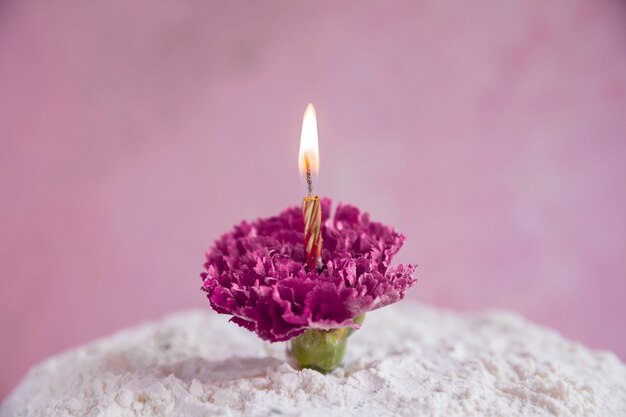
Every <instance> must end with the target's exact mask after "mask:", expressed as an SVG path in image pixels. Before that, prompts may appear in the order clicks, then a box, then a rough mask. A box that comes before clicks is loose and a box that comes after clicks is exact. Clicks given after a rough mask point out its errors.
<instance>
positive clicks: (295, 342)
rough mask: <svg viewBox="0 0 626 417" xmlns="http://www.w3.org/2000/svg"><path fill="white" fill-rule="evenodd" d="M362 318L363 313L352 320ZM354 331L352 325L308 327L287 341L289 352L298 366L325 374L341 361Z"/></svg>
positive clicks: (358, 321)
mask: <svg viewBox="0 0 626 417" xmlns="http://www.w3.org/2000/svg"><path fill="white" fill-rule="evenodd" d="M363 320H365V314H363V315H360V316H359V317H357V318H355V319H354V322H355V323H357V324H361V323H363ZM354 331H355V330H354V329H353V328H352V327H342V328H340V329H332V330H315V329H309V330H307V331H306V332H304V333H302V334H301V335H300V336H298V337H295V338H293V339H291V340H290V341H289V354H290V355H291V357H292V358H293V359H294V360H295V361H296V363H297V364H298V366H299V367H300V368H310V369H314V370H316V371H318V372H321V373H323V374H327V373H329V372H332V371H333V370H334V369H335V368H337V367H339V366H341V364H342V363H343V357H344V355H345V353H346V344H347V342H348V337H349V336H350V335H351V334H352V333H354Z"/></svg>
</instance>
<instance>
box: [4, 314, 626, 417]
mask: <svg viewBox="0 0 626 417" xmlns="http://www.w3.org/2000/svg"><path fill="white" fill-rule="evenodd" d="M349 343H350V348H349V349H348V352H347V356H346V365H345V367H344V368H342V369H338V370H336V371H335V372H333V373H332V374H330V375H321V374H319V373H317V372H315V371H311V370H303V371H297V370H295V369H293V368H292V367H291V366H290V365H289V364H288V363H286V362H285V355H284V352H285V346H284V344H282V343H279V344H269V343H267V342H262V341H259V340H258V339H257V338H256V337H255V336H254V335H252V334H250V333H248V332H242V331H239V329H237V328H235V327H233V326H231V325H229V324H227V323H226V321H225V320H224V319H223V318H222V317H220V316H218V315H216V314H212V313H209V312H205V311H197V312H189V313H181V314H178V315H175V316H172V317H170V318H167V319H165V320H162V321H160V322H156V323H149V324H145V325H143V326H141V327H138V328H135V329H132V330H127V331H124V332H121V333H118V334H116V335H115V336H112V337H110V338H107V339H103V340H100V341H98V342H95V343H92V344H89V345H87V346H84V347H81V348H79V349H76V350H73V351H70V352H67V353H65V354H63V355H61V356H57V357H53V358H50V359H48V360H46V361H45V362H43V363H42V364H40V365H39V366H37V367H35V368H33V369H32V370H31V371H30V373H29V374H28V376H27V377H26V378H25V379H24V380H23V381H22V383H21V384H20V386H19V387H18V388H17V389H16V390H15V391H14V392H13V393H12V394H11V396H10V397H9V398H8V399H7V400H6V402H5V403H4V404H3V407H2V409H1V410H0V417H52V416H55V417H56V416H62V417H78V416H80V417H84V416H98V417H121V416H135V417H156V416H186V417H200V416H231V417H238V416H247V417H261V416H273V415H275V416H279V415H282V416H307V417H335V416H341V417H350V416H358V417H370V416H372V417H373V416H376V417H379V416H394V417H395V416H400V417H404V416H406V417H422V416H428V417H478V416H481V417H482V416H484V417H487V416H516V417H531V416H532V417H551V416H585V417H621V416H625V415H626V366H625V365H624V364H623V363H621V362H620V361H619V360H618V359H617V358H616V357H615V355H613V354H611V353H608V352H599V351H591V350H589V349H587V348H585V347H584V346H582V345H580V344H579V343H576V342H571V341H568V340H565V339H563V338H562V337H561V336H559V335H558V334H556V333H555V332H553V331H551V330H549V329H545V328H542V327H539V326H536V325H533V324H531V323H529V322H527V321H525V320H524V319H522V318H520V317H518V316H515V315H512V314H510V313H505V312H486V313H479V314H474V315H467V316H462V315H458V314H454V313H450V312H446V311H442V310H438V309H433V308H430V307H425V306H413V305H410V304H409V303H403V304H401V305H394V306H390V307H389V308H385V309H381V310H379V311H376V312H373V313H371V314H368V317H367V319H366V321H365V323H364V325H363V328H362V329H361V330H360V331H358V332H356V333H355V334H354V336H352V337H351V338H350V341H349Z"/></svg>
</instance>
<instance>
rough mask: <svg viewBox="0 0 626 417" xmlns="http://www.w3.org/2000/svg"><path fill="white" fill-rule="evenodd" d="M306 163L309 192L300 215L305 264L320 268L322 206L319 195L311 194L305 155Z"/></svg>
mask: <svg viewBox="0 0 626 417" xmlns="http://www.w3.org/2000/svg"><path fill="white" fill-rule="evenodd" d="M305 161H306V165H307V187H308V189H309V194H308V195H307V196H306V197H304V200H303V202H302V217H303V218H304V250H305V252H306V253H305V254H306V264H307V265H308V266H309V268H317V269H322V257H321V255H322V230H321V227H322V207H321V205H320V197H319V196H318V195H312V192H313V186H312V183H311V171H310V168H309V159H308V157H306V155H305Z"/></svg>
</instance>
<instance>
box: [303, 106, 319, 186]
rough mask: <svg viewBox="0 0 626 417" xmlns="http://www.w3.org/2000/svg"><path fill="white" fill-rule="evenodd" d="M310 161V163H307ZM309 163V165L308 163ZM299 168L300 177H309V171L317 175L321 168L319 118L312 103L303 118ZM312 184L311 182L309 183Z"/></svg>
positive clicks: (307, 107)
mask: <svg viewBox="0 0 626 417" xmlns="http://www.w3.org/2000/svg"><path fill="white" fill-rule="evenodd" d="M307 160H308V161H307ZM307 162H308V163H307ZM298 168H299V169H300V175H302V176H308V177H310V172H309V173H308V175H307V169H308V168H310V171H312V172H313V173H315V174H317V173H319V168H320V156H319V144H318V140H317V117H316V116H315V107H313V104H312V103H309V105H308V106H306V110H305V111H304V117H303V118H302V133H301V134H300V152H299V154H298ZM309 182H310V181H309Z"/></svg>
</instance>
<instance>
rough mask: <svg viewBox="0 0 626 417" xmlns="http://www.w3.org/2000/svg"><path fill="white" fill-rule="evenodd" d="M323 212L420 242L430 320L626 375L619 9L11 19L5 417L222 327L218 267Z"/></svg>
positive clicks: (625, 161) (3, 119)
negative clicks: (518, 320)
mask: <svg viewBox="0 0 626 417" xmlns="http://www.w3.org/2000/svg"><path fill="white" fill-rule="evenodd" d="M308 101H312V102H313V103H315V105H316V107H317V111H318V120H319V132H320V146H321V175H322V176H321V182H320V187H319V191H320V192H321V193H322V194H324V195H327V196H330V197H333V198H334V199H336V200H341V201H346V202H352V203H355V204H357V205H359V206H361V207H362V208H364V209H366V210H368V211H369V212H370V213H371V215H372V216H373V217H374V218H376V219H379V220H382V221H385V222H388V223H391V224H393V225H395V226H396V227H397V228H398V229H399V230H400V231H402V232H404V233H405V234H406V235H407V236H408V240H407V243H406V246H405V247H404V249H403V250H402V252H401V255H400V256H399V259H398V261H399V262H406V261H413V262H417V263H418V264H419V265H420V267H419V269H418V274H419V277H420V282H419V283H418V285H417V286H416V288H415V289H413V290H412V292H411V293H410V298H411V299H414V300H420V301H422V302H428V303H433V304H436V305H440V306H444V307H450V308H454V309H458V310H475V309H480V308H488V307H501V308H506V309H511V310H514V311H517V312H520V313H522V314H523V315H524V316H526V317H528V318H530V319H532V320H535V321H537V322H539V323H542V324H545V325H548V326H552V327H554V328H556V329H557V330H558V331H559V332H561V333H563V334H564V335H566V336H567V337H570V338H574V339H578V340H581V341H582V342H584V343H585V344H588V345H590V346H592V347H595V348H603V349H610V350H612V351H614V352H616V353H617V354H618V355H620V356H621V357H622V358H626V334H625V332H624V317H625V316H626V303H625V300H624V294H625V290H626V286H625V284H624V279H625V278H626V263H625V255H626V217H625V215H624V213H626V194H625V191H626V190H625V185H626V8H625V4H624V3H623V2H619V1H591V0H589V1H578V0H577V1H570V0H561V1H553V2H527V1H522V0H519V1H507V2H500V1H477V2H465V3H463V2H462V3H457V2H448V1H443V2H441V1H407V2H386V3H384V5H382V4H379V2H371V3H370V2H363V1H359V2H340V3H337V2H333V3H331V2H313V1H299V2H287V1H284V2H277V1H261V2H240V1H234V2H195V1H188V2H154V1H137V2H126V1H121V0H116V1H107V2H69V1H68V2H39V3H36V2H33V3H30V2H19V3H18V2H3V3H2V4H0V170H1V175H0V197H1V202H2V203H1V205H0V230H1V233H0V236H1V237H0V260H1V266H2V278H1V281H0V313H1V318H0V324H1V329H0V330H1V335H0V339H1V343H0V357H1V358H2V360H1V361H0V364H1V365H0V366H1V369H0V378H1V379H0V398H2V397H4V396H6V394H7V393H8V392H9V390H10V389H11V388H12V387H14V386H15V384H16V383H17V381H18V380H19V378H20V377H21V376H22V375H23V374H24V373H25V372H26V370H27V369H28V368H29V367H30V366H31V365H32V364H33V363H35V362H36V361H39V360H41V359H43V358H45V357H47V356H48V355H51V354H54V353H57V352H60V351H62V350H64V349H67V348H70V347H73V346H76V345H78V344H81V343H84V342H86V341H89V340H91V339H93V338H95V337H99V336H103V335H106V334H108V333H111V332H113V331H115V330H116V329H119V328H121V327H124V326H128V325H132V324H135V323H138V322H140V321H142V320H145V319H149V318H156V317H158V316H160V315H161V314H164V313H166V312H171V311H174V310H178V309H186V308H194V307H200V308H209V306H208V303H207V302H205V299H204V295H203V294H202V293H201V292H200V290H199V287H200V278H199V276H198V274H199V272H200V270H201V264H202V262H203V252H204V250H205V249H206V248H207V247H208V246H209V245H210V244H211V242H212V241H213V239H215V238H216V237H218V236H219V235H220V234H221V233H222V232H224V231H226V230H227V229H228V228H229V227H230V226H231V225H232V224H234V223H236V222H239V221H240V220H241V219H251V218H254V217H257V216H265V215H270V214H273V213H276V212H278V211H279V210H282V209H283V208H284V207H285V206H287V205H293V204H298V203H299V202H300V200H301V198H302V195H303V194H304V188H303V186H302V184H301V183H300V179H299V177H298V174H297V151H298V140H299V129H300V123H301V117H302V112H303V110H304V107H305V105H306V103H307V102H308Z"/></svg>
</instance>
